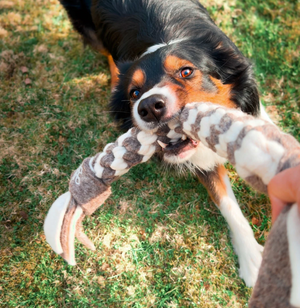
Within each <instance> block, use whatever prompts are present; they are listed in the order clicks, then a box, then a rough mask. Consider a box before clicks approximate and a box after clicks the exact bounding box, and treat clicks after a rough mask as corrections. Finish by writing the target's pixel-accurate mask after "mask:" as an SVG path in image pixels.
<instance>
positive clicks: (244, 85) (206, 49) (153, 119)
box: [111, 39, 259, 162]
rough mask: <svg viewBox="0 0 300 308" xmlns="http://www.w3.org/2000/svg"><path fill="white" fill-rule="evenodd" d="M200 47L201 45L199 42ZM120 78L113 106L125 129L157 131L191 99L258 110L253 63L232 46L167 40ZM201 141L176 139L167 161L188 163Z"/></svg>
mask: <svg viewBox="0 0 300 308" xmlns="http://www.w3.org/2000/svg"><path fill="white" fill-rule="evenodd" d="M199 46H200V47H199ZM119 69H120V76H119V78H120V80H119V84H118V86H117V87H116V89H115V91H114V93H113V96H112V101H111V107H112V110H113V112H114V114H115V117H116V119H117V120H121V121H122V123H121V124H122V126H123V128H129V127H130V126H132V124H134V125H136V126H138V127H139V128H140V129H142V130H148V131H149V130H155V129H156V128H157V127H159V126H162V125H164V124H166V123H167V122H169V121H170V120H172V119H173V118H176V117H177V116H178V115H179V113H180V112H181V110H182V109H183V107H184V106H185V105H186V104H188V103H191V102H212V103H216V104H219V105H224V106H227V107H232V108H240V109H241V110H243V111H245V112H247V113H250V114H254V115H255V114H257V113H258V111H259V98H258V92H257V87H256V84H255V81H254V79H253V77H252V70H251V65H250V64H249V62H248V60H247V59H246V58H245V57H243V56H242V55H241V53H240V52H239V51H238V50H237V49H236V48H235V47H234V45H232V44H229V43H227V42H226V41H225V42H222V43H220V41H216V42H215V43H213V42H212V39H210V40H209V41H203V40H202V41H200V40H198V41H197V40H184V41H181V42H176V43H174V44H169V45H165V46H163V47H160V48H158V49H157V50H155V51H153V52H149V53H146V54H144V55H142V56H141V57H140V58H139V59H137V60H136V61H133V62H127V63H123V64H121V65H120V66H119ZM197 147H198V145H197V144H196V143H195V142H193V141H192V140H189V139H186V140H182V139H178V138H177V139H176V136H174V139H173V140H172V141H171V143H170V144H169V145H168V146H167V147H166V149H165V151H164V152H165V154H164V159H165V160H166V161H169V162H172V161H174V157H176V162H184V161H186V160H188V159H190V158H191V156H193V155H194V153H195V152H196V150H197Z"/></svg>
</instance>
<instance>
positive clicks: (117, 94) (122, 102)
mask: <svg viewBox="0 0 300 308" xmlns="http://www.w3.org/2000/svg"><path fill="white" fill-rule="evenodd" d="M131 65H132V62H125V63H118V64H117V66H118V69H119V81H118V84H117V86H116V87H115V89H114V90H113V92H112V96H111V99H110V103H109V108H110V111H111V113H112V116H113V118H114V120H115V121H116V122H117V123H118V124H119V125H120V128H121V129H123V130H128V129H129V128H131V127H132V126H133V124H132V118H131V106H130V101H129V97H128V93H127V79H126V73H127V71H128V70H129V68H130V67H131Z"/></svg>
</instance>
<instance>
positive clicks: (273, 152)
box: [44, 103, 300, 308]
mask: <svg viewBox="0 0 300 308" xmlns="http://www.w3.org/2000/svg"><path fill="white" fill-rule="evenodd" d="M174 136H176V137H177V138H178V136H184V138H185V136H187V137H189V138H191V139H192V140H195V141H196V142H199V141H200V142H202V143H203V144H204V145H205V146H207V147H209V148H210V149H212V150H213V151H215V152H216V153H217V154H218V155H220V156H222V157H224V158H226V159H228V160H229V162H230V163H231V164H233V165H234V166H235V167H236V170H237V173H238V174H239V175H240V176H241V177H242V178H244V179H245V180H246V181H247V182H248V183H249V184H250V185H251V186H253V187H254V188H256V189H257V190H259V191H261V192H264V193H266V192H267V185H268V183H269V182H270V180H271V179H272V178H273V177H274V176H275V175H276V174H277V173H279V172H281V171H283V170H285V169H287V168H290V167H293V166H296V165H298V164H300V145H299V143H298V142H297V141H296V139H294V138H293V137H292V136H290V135H287V134H285V133H283V132H281V131H280V130H279V129H278V128H277V127H275V126H274V125H272V124H270V123H269V122H266V121H264V120H261V119H258V118H254V117H252V116H249V115H246V114H244V113H242V112H241V111H238V110H235V109H228V108H225V107H222V106H218V105H215V104H211V103H192V104H188V105H186V107H185V108H184V110H183V111H182V112H181V114H180V116H179V117H178V119H177V120H175V119H174V120H172V121H171V122H169V123H168V126H167V125H166V126H164V127H161V128H159V129H158V130H157V131H152V132H144V131H140V130H139V129H138V128H133V129H130V130H129V131H128V132H127V133H126V134H124V135H122V136H120V137H119V138H118V139H117V141H116V142H115V143H111V144H108V145H107V146H106V147H105V148H104V150H103V152H102V153H99V154H97V155H96V156H94V157H91V158H86V159H85V160H84V161H83V163H82V164H81V165H80V167H79V168H78V169H77V170H76V171H75V172H73V174H72V176H71V180H70V185H69V192H67V193H65V194H63V195H62V196H60V197H59V198H58V199H57V200H56V201H55V202H54V204H53V205H52V206H51V208H50V210H49V212H48V215H47V217H46V220H45V224H44V231H45V235H46V240H47V242H48V243H49V244H50V246H51V247H52V249H53V250H54V251H55V252H56V253H58V254H60V255H61V256H62V257H63V258H64V259H65V260H66V261H67V262H68V263H69V264H70V265H75V264H76V262H75V256H74V240H75V236H76V237H77V239H78V240H79V241H80V242H81V243H83V244H84V245H85V246H87V247H88V248H90V249H92V250H94V249H95V247H94V245H93V243H92V242H91V241H90V240H89V239H88V238H87V236H86V235H85V234H84V233H83V228H82V220H83V218H84V217H85V215H91V214H92V213H93V212H94V211H95V210H96V209H97V208H98V207H99V206H101V204H103V203H104V201H105V200H106V199H107V198H108V197H109V195H110V194H111V190H110V185H111V183H112V182H113V181H115V180H117V179H118V178H119V177H120V176H121V175H123V174H125V173H126V172H127V171H128V170H129V169H130V168H131V167H133V166H135V165H137V164H139V163H142V162H145V161H147V160H148V159H150V157H151V156H152V155H153V154H154V153H155V152H158V151H163V149H164V148H165V146H166V144H168V143H169V141H170V140H171V139H172V138H174ZM299 235H300V215H299V213H298V210H297V205H293V206H291V207H289V208H287V209H286V210H285V211H283V213H281V215H280V216H279V218H278V219H277V221H276V223H275V224H274V226H273V228H272V231H271V232H270V234H269V237H268V241H267V243H266V246H265V251H264V254H263V261H262V266H261V269H260V271H259V276H258V280H257V283H256V285H255V288H254V292H253V296H252V299H251V300H250V304H249V307H251V308H254V307H291V308H292V307H300V237H299Z"/></svg>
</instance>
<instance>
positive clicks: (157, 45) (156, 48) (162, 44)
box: [140, 38, 189, 58]
mask: <svg viewBox="0 0 300 308" xmlns="http://www.w3.org/2000/svg"><path fill="white" fill-rule="evenodd" d="M188 39H189V38H182V39H177V40H172V41H169V42H168V43H160V44H156V45H153V46H150V47H149V48H148V49H147V50H146V51H145V52H144V53H143V54H142V55H141V56H140V58H142V57H143V56H145V55H148V54H149V53H153V52H155V51H156V50H158V49H160V48H163V47H166V46H168V45H172V44H176V43H180V42H182V41H186V40H188Z"/></svg>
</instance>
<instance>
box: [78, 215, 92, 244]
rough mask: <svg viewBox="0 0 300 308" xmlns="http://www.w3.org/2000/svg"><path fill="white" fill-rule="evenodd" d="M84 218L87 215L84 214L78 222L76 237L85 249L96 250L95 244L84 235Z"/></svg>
mask: <svg viewBox="0 0 300 308" xmlns="http://www.w3.org/2000/svg"><path fill="white" fill-rule="evenodd" d="M84 217H85V215H84V214H82V215H81V217H80V218H79V219H78V221H77V226H76V232H75V236H76V238H77V239H78V241H79V242H80V243H81V244H83V245H84V246H85V247H87V248H89V249H91V250H96V247H95V245H94V244H93V242H92V241H91V240H90V239H89V238H88V237H87V235H86V234H85V233H84V230H83V226H82V220H83V219H84Z"/></svg>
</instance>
